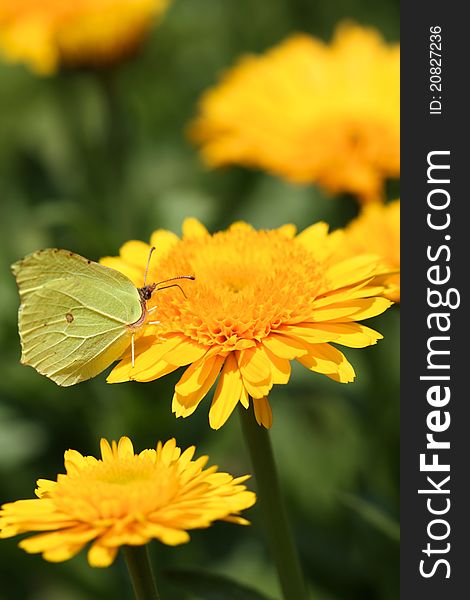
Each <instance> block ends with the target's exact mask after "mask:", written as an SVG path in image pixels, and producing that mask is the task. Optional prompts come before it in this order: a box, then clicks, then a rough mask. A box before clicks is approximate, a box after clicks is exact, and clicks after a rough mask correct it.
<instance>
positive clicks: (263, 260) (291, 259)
mask: <svg viewBox="0 0 470 600" xmlns="http://www.w3.org/2000/svg"><path fill="white" fill-rule="evenodd" d="M340 233H341V232H340ZM338 239H340V236H338V235H336V234H332V235H328V226H327V225H326V224H324V223H317V224H316V225H313V226H311V227H309V228H308V229H306V230H305V231H303V232H302V233H301V234H300V235H298V236H297V237H296V236H295V227H294V226H293V225H285V226H283V227H281V228H279V229H276V230H272V231H256V230H255V229H253V228H252V227H251V226H250V225H248V224H246V223H235V224H234V225H232V226H231V227H230V228H229V229H228V230H227V231H222V232H219V233H216V234H214V235H210V234H209V233H208V232H207V230H206V229H205V228H204V226H203V225H201V223H199V222H198V221H196V220H195V219H188V220H186V221H185V223H184V224H183V239H182V240H179V239H178V237H177V236H176V235H174V234H173V233H170V232H168V231H164V230H158V231H156V232H154V234H153V235H152V237H151V240H150V241H151V244H152V245H154V246H155V247H156V248H157V251H156V252H155V253H154V256H155V260H154V261H153V262H152V265H151V269H150V273H149V277H148V281H158V280H159V279H161V278H162V277H161V276H162V275H163V274H164V276H165V278H167V277H172V276H177V275H183V274H185V275H195V277H196V279H195V281H191V282H189V281H188V282H184V283H182V285H184V294H183V293H181V292H180V291H179V290H178V289H176V288H172V289H171V290H170V289H167V290H165V291H162V292H158V294H153V296H152V299H151V300H150V302H149V307H150V310H152V308H155V307H157V308H156V309H155V311H152V313H151V315H150V317H151V321H150V323H154V324H150V323H148V324H147V325H146V326H144V333H143V335H142V337H140V338H139V340H138V341H137V342H136V348H135V354H136V358H135V363H134V365H133V364H132V359H131V355H130V352H129V353H128V354H127V355H126V356H125V357H124V358H123V360H121V362H120V363H119V364H118V365H117V366H116V367H115V368H114V370H113V371H112V372H111V374H110V375H109V376H108V382H110V383H118V382H123V381H128V380H135V381H151V380H154V379H157V378H158V377H161V376H163V375H166V374H167V373H170V372H172V371H174V370H175V369H177V368H178V367H181V366H186V365H190V366H189V367H188V368H187V369H186V371H185V372H184V373H183V375H182V377H181V379H180V380H179V382H178V383H177V385H176V387H175V394H174V397H173V412H175V413H176V416H178V417H187V416H188V415H190V414H192V413H193V412H194V411H195V410H196V408H197V406H198V404H199V403H200V401H201V400H202V399H203V398H204V397H205V396H206V394H207V393H208V392H209V390H210V389H211V388H212V386H214V384H215V383H216V379H217V377H218V376H219V374H220V377H219V381H218V383H217V386H216V389H215V393H214V397H213V400H212V405H211V408H210V412H209V422H210V425H211V427H213V428H214V429H218V428H219V427H221V426H222V425H223V424H224V423H225V421H226V420H227V419H228V417H229V416H230V414H231V413H232V411H233V410H234V408H235V406H236V405H237V403H238V402H241V403H242V405H243V406H244V407H245V408H247V407H248V405H249V398H250V397H251V398H253V405H254V410H255V416H256V419H257V421H258V423H259V424H260V425H261V424H262V425H263V426H265V427H270V426H271V423H272V414H271V408H270V405H269V402H268V400H267V395H268V394H269V391H270V390H271V388H272V386H273V384H277V383H278V384H283V383H287V382H288V380H289V377H290V371H291V367H290V361H291V360H293V359H297V360H298V361H299V362H300V363H301V364H302V365H304V366H305V367H307V368H308V369H310V370H311V371H316V372H318V373H322V374H324V375H326V376H327V377H331V378H332V379H334V380H336V381H339V382H342V383H346V382H350V381H353V379H354V376H355V373H354V370H353V368H352V366H351V365H350V364H349V362H348V361H347V360H346V358H345V357H344V355H343V354H342V353H341V352H340V351H339V350H337V349H336V348H334V347H333V346H332V345H331V342H334V343H337V344H342V345H344V346H350V347H354V348H358V347H364V346H369V345H371V344H375V343H376V341H377V340H378V339H380V338H381V337H382V336H381V335H380V334H379V333H377V332H375V331H373V330H372V329H369V328H368V327H365V326H364V325H360V324H359V323H357V322H356V321H361V320H362V319H366V318H368V317H373V316H375V315H377V314H379V313H382V312H383V311H384V310H385V309H387V308H388V307H389V306H390V304H391V303H390V301H389V300H386V299H385V298H381V297H377V296H379V295H380V294H381V292H382V291H383V288H382V287H381V286H375V285H374V286H372V285H371V284H370V279H371V278H372V277H374V275H375V274H376V269H377V265H378V262H379V261H378V258H377V257H375V256H371V255H358V256H356V257H354V258H350V259H347V260H342V259H338V258H336V254H337V253H338ZM148 252H149V245H147V244H145V243H143V242H137V241H131V242H128V243H126V244H125V245H124V246H123V247H122V248H121V254H120V257H114V258H113V257H108V258H105V259H102V261H101V262H102V263H103V264H105V265H107V266H109V267H112V268H114V269H117V270H119V271H121V272H123V273H124V274H126V275H127V276H128V277H129V278H130V279H131V280H132V281H133V282H134V283H135V284H136V285H137V286H141V285H142V281H143V276H144V269H145V266H146V262H147V256H148ZM156 320H157V321H158V323H155V321H156Z"/></svg>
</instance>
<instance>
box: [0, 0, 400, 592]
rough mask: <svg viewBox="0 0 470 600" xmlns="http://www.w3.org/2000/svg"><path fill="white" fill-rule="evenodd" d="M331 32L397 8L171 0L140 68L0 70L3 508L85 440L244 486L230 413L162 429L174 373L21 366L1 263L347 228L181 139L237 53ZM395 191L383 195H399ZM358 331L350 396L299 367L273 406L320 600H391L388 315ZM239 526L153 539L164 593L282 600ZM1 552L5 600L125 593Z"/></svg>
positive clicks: (344, 204) (313, 201) (245, 464)
mask: <svg viewBox="0 0 470 600" xmlns="http://www.w3.org/2000/svg"><path fill="white" fill-rule="evenodd" d="M344 18H351V19H354V20H355V21H357V22H358V23H360V24H364V25H374V26H376V27H377V28H378V29H379V30H380V31H381V32H382V34H383V35H384V36H385V38H386V39H387V40H389V41H397V40H398V36H399V3H398V0H377V1H375V2H371V1H370V0H342V1H336V2H327V1H325V0H323V1H318V2H314V1H312V0H257V2H250V1H249V0H238V1H237V2H234V1H229V0H225V1H222V2H221V1H220V0H192V1H191V2H187V1H183V0H175V2H174V3H173V4H172V5H171V6H170V8H169V10H168V12H167V14H166V15H165V17H164V19H163V21H162V23H161V25H160V26H158V27H156V28H155V30H154V31H153V33H152V35H151V36H150V38H149V39H148V40H147V43H146V44H145V45H144V47H143V48H142V50H141V52H140V53H139V54H138V56H136V57H134V58H133V59H129V60H128V61H127V62H126V63H125V64H123V65H120V66H119V67H118V68H115V69H112V70H110V71H107V72H103V73H101V74H100V75H96V74H93V73H91V72H85V71H82V72H78V71H76V72H63V73H60V74H58V75H56V76H52V77H48V78H40V77H37V76H35V75H33V74H31V73H30V72H29V71H28V70H27V69H26V68H25V67H22V66H12V65H8V64H5V63H0V299H1V304H0V488H1V489H0V502H6V501H10V500H16V499H20V498H29V497H32V496H33V490H34V483H35V480H36V479H37V478H39V477H45V478H55V477H56V475H57V473H59V472H61V471H63V452H64V450H66V449H67V448H74V449H77V450H79V451H80V452H82V453H85V454H93V455H97V454H98V444H99V439H100V437H101V436H104V437H106V438H108V439H118V438H119V437H120V436H121V435H128V436H130V437H131V439H132V440H133V441H134V445H135V448H136V450H138V451H140V450H141V449H143V448H147V447H153V446H154V445H155V443H156V440H157V439H161V440H166V439H168V438H169V437H172V436H175V437H176V439H177V441H178V444H179V445H180V446H182V447H186V446H188V445H190V444H195V445H196V446H197V449H198V454H199V455H200V454H203V453H208V454H209V455H210V459H211V460H210V462H211V463H212V464H214V463H215V464H218V465H219V466H220V467H221V468H222V469H223V470H228V471H229V472H231V473H233V474H235V475H242V474H245V473H247V472H249V471H250V465H249V460H248V456H247V453H246V451H245V448H244V443H243V439H242V437H241V432H240V428H239V423H238V419H237V416H236V414H234V415H233V416H232V417H231V418H230V420H229V422H228V423H227V425H225V426H224V428H223V429H222V430H220V431H213V430H211V429H210V428H209V426H208V423H207V411H208V408H209V401H208V400H206V401H204V402H203V404H202V405H201V407H200V409H199V410H198V411H196V413H194V415H193V416H192V417H191V418H189V419H178V420H176V419H175V418H174V416H173V415H172V413H171V410H170V406H171V397H172V388H173V386H174V384H175V383H176V381H177V380H178V378H179V377H180V373H179V372H177V373H176V374H172V375H169V376H166V377H165V378H164V379H162V380H159V381H156V382H153V383H148V384H120V385H112V386H111V385H107V384H106V383H105V378H106V373H104V374H102V375H100V376H99V377H97V378H96V379H94V380H92V381H90V382H86V383H82V384H80V385H78V386H76V387H73V388H66V389H61V388H59V387H58V386H56V385H55V384H54V383H52V382H51V381H49V380H47V379H46V378H44V377H41V376H40V375H38V374H37V373H36V372H35V371H34V370H33V369H31V368H29V367H22V366H21V365H20V364H19V356H20V345H19V339H18V334H17V309H18V304H19V301H18V296H17V291H16V286H15V282H14V279H13V276H12V275H11V272H10V264H11V263H12V262H14V261H15V260H17V259H19V258H21V257H23V256H24V255H25V254H27V253H29V252H31V251H34V250H37V249H39V248H47V247H62V248H67V249H70V250H73V251H75V252H78V253H80V254H82V255H84V256H86V257H87V258H91V259H93V260H98V259H99V258H100V257H101V256H105V255H116V254H117V253H118V250H119V247H120V246H121V245H122V244H123V243H124V242H125V241H127V240H129V239H141V240H145V241H147V240H148V237H149V235H150V233H151V232H152V231H153V230H154V229H156V228H167V229H170V230H173V231H174V232H176V233H178V234H179V233H180V232H181V223H182V220H183V219H184V218H185V217H187V216H195V217H197V218H199V219H200V220H201V221H202V222H203V223H204V224H205V225H206V226H207V227H208V229H209V230H211V231H215V230H217V229H221V228H225V227H226V226H227V225H229V224H230V223H231V222H233V221H234V220H237V219H243V220H245V221H248V222H249V223H251V224H252V225H254V226H255V227H258V228H271V227H277V226H280V225H282V224H284V223H295V224H296V225H297V226H298V228H299V229H303V228H305V227H306V226H308V225H310V224H311V223H313V222H315V221H317V220H320V219H323V220H326V221H328V222H329V223H330V224H331V225H332V227H333V228H334V227H338V226H342V225H345V224H346V223H347V222H348V221H349V220H350V219H351V218H352V217H353V216H355V215H356V213H357V210H358V205H357V203H356V202H355V201H354V200H353V199H352V198H349V197H346V196H345V197H341V198H336V199H328V198H326V197H325V196H324V195H323V194H322V193H321V192H320V191H319V190H318V189H317V188H315V187H314V186H305V187H301V186H294V185H289V184H287V183H285V182H283V181H281V180H280V179H278V178H275V177H271V176H269V175H266V174H263V173H261V172H256V171H250V170H247V169H242V168H230V169H227V170H220V171H215V172H209V171H207V170H206V169H205V168H204V167H203V166H202V164H201V162H200V160H199V157H198V154H197V152H196V150H195V149H194V148H193V147H191V145H190V144H189V142H188V141H187V138H186V137H185V129H186V128H187V124H188V122H189V120H190V119H191V117H193V116H194V115H195V111H196V102H197V100H198V98H199V96H200V94H201V92H202V91H203V90H204V89H206V88H207V87H208V86H210V85H213V84H214V83H215V81H216V79H217V77H218V75H219V74H220V72H221V71H222V70H223V69H224V68H226V67H228V66H230V65H232V64H233V62H234V60H235V59H236V58H237V57H238V56H239V55H240V54H241V53H243V52H246V51H255V52H260V51H263V50H265V49H266V48H268V47H270V46H272V45H274V44H276V43H277V42H279V41H280V40H282V39H283V38H284V37H285V36H286V35H288V34H289V33H291V32H293V31H306V32H309V33H312V34H314V35H316V36H319V37H321V38H323V39H330V37H331V34H332V32H333V30H334V28H335V25H336V24H337V22H338V21H340V20H342V19H344ZM397 185H398V184H396V183H395V184H393V185H390V186H389V189H388V191H387V193H388V197H389V198H392V197H397V196H398V193H399V192H398V187H397ZM367 324H368V325H370V326H372V327H374V328H375V329H377V330H378V331H380V332H381V333H382V334H383V335H384V337H385V339H384V340H383V341H382V342H379V344H378V345H377V346H375V347H372V348H369V349H366V350H360V351H355V350H353V349H346V350H345V353H346V355H347V357H348V358H349V360H350V361H351V363H352V364H353V365H354V367H355V369H356V372H357V374H358V377H357V381H356V383H354V384H350V385H339V384H337V383H335V382H333V381H330V380H328V379H327V378H326V377H322V376H320V375H315V374H312V373H309V372H308V371H306V370H304V369H303V368H302V367H299V368H294V372H293V375H292V378H291V382H290V383H289V385H287V386H277V387H275V388H274V390H273V392H272V394H271V396H270V400H271V404H272V407H273V412H274V426H273V428H272V440H273V445H274V449H275V454H276V457H277V461H278V466H279V470H280V473H281V479H282V483H283V486H284V491H285V496H286V501H287V504H288V511H289V514H290V518H291V522H292V525H293V529H294V532H295V535H296V539H297V541H298V546H299V549H300V553H301V559H302V563H303V566H304V569H305V573H306V574H307V576H308V578H309V580H310V586H311V590H312V598H316V599H318V600H342V599H346V600H356V599H357V600H379V599H380V600H395V599H396V598H397V597H398V595H399V594H398V525H397V522H398V499H399V489H398V487H399V471H398V445H399V437H398V434H399V401H398V385H399V372H398V366H399V344H398V342H399V339H398V336H399V309H398V308H397V307H394V308H392V309H391V310H390V311H388V312H386V313H385V314H384V315H382V316H380V317H378V318H375V319H373V320H369V321H368V323H367ZM251 487H252V488H253V483H251ZM247 516H248V518H250V519H251V520H252V521H253V525H252V527H250V528H241V527H236V526H234V525H231V524H226V523H219V524H216V525H215V526H214V527H212V528H211V529H210V530H205V531H203V530H201V531H194V532H193V533H192V536H191V537H192V541H191V542H190V543H189V544H187V545H185V546H179V547H176V548H169V547H165V546H163V545H161V544H159V543H157V542H154V543H153V544H152V545H151V552H152V556H153V562H154V565H155V566H156V569H157V573H158V580H159V583H160V591H161V593H162V596H163V598H172V599H175V600H196V599H198V598H199V599H200V598H202V599H204V598H219V597H220V598H222V596H220V595H217V592H212V595H210V594H209V595H208V592H207V591H206V592H198V591H197V587H196V585H195V584H194V582H191V576H190V575H189V574H188V573H186V574H185V575H184V576H183V575H182V574H179V575H178V574H176V573H175V571H174V569H178V568H190V569H194V568H200V569H203V570H204V571H208V572H211V573H218V574H222V575H226V576H229V577H231V578H234V579H236V580H237V581H239V582H241V583H243V584H246V585H247V586H251V587H252V588H253V589H255V590H258V591H260V592H262V593H264V595H265V596H267V597H268V598H272V599H276V598H279V589H278V586H277V581H276V575H275V572H274V570H273V567H272V564H271V561H270V557H269V555H268V552H267V549H266V546H265V544H264V541H263V530H262V523H260V515H258V512H257V508H256V507H254V508H253V509H251V510H250V511H248V512H247ZM17 541H18V540H16V539H9V540H2V541H1V543H0V581H1V582H2V583H1V586H0V598H1V599H2V600H11V599H15V600H16V599H25V600H62V599H65V598H66V599H67V600H91V599H95V598H100V599H103V600H106V599H108V598H109V599H114V598H116V597H129V598H130V597H131V589H130V584H129V582H128V578H127V573H126V570H125V566H124V564H123V562H122V561H121V559H119V560H118V561H117V563H116V565H115V566H114V567H112V568H110V569H104V570H99V569H90V568H89V567H88V565H87V563H86V558H85V554H84V553H82V554H81V555H80V556H78V557H77V558H75V559H73V560H71V561H68V562H66V563H62V564H57V565H54V564H50V563H47V562H45V561H44V560H42V558H40V557H39V556H32V555H31V556H30V555H27V554H26V553H24V552H23V551H21V550H19V549H18V548H17ZM172 569H173V571H172ZM243 597H246V598H248V596H247V595H245V596H244V595H243V593H242V595H240V598H243ZM293 600H294V599H293Z"/></svg>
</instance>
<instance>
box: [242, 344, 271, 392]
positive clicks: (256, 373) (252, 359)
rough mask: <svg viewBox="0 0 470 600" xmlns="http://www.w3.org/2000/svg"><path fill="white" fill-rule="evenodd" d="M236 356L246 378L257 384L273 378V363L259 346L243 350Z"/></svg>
mask: <svg viewBox="0 0 470 600" xmlns="http://www.w3.org/2000/svg"><path fill="white" fill-rule="evenodd" d="M236 357H237V360H238V367H239V369H240V373H241V374H242V377H243V379H244V380H248V381H250V382H251V383H253V384H256V383H260V382H263V381H266V380H270V379H271V363H270V362H269V360H268V358H267V356H266V354H264V352H263V351H262V350H261V348H260V347H259V346H257V347H255V348H247V349H246V350H241V351H240V352H237V353H236Z"/></svg>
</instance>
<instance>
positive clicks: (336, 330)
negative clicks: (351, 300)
mask: <svg viewBox="0 0 470 600" xmlns="http://www.w3.org/2000/svg"><path fill="white" fill-rule="evenodd" d="M319 326H320V327H321V328H322V329H324V330H325V331H327V332H331V334H332V335H333V336H335V337H334V341H335V342H336V343H337V344H341V345H342V346H348V347H349V348H366V347H367V346H372V345H373V344H376V343H377V340H381V339H382V338H383V335H381V334H380V333H378V332H377V331H374V330H373V329H370V328H369V327H366V326H365V325H360V324H359V323H322V324H321V325H319Z"/></svg>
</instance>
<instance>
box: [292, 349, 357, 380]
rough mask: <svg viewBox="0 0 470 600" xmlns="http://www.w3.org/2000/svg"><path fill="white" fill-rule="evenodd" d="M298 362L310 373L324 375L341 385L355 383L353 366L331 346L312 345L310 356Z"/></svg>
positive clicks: (303, 357) (299, 359)
mask: <svg viewBox="0 0 470 600" xmlns="http://www.w3.org/2000/svg"><path fill="white" fill-rule="evenodd" d="M297 360H298V361H299V362H300V364H302V365H303V366H304V367H307V369H309V370H310V371H315V372H317V373H323V374H324V375H327V376H328V377H331V378H332V379H335V380H336V381H339V382H340V383H349V382H351V381H354V377H355V373H354V369H353V368H352V366H351V364H350V363H349V362H348V361H347V360H346V357H345V356H344V354H343V353H342V352H340V351H339V350H337V349H336V348H333V346H330V345H329V344H319V345H318V346H313V345H312V346H311V347H310V352H309V354H308V355H307V356H302V357H300V358H298V359H297Z"/></svg>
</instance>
